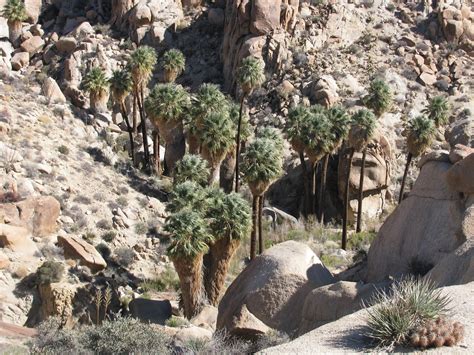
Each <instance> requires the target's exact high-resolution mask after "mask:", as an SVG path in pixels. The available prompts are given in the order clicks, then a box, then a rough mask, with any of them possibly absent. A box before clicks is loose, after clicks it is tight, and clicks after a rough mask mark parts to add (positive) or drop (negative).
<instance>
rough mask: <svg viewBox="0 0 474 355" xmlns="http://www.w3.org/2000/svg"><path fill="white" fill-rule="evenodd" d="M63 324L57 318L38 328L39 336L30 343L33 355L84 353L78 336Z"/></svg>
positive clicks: (45, 322) (52, 318) (47, 320)
mask: <svg viewBox="0 0 474 355" xmlns="http://www.w3.org/2000/svg"><path fill="white" fill-rule="evenodd" d="M62 326H63V324H62V323H61V321H60V320H59V318H57V317H49V318H48V319H46V320H45V321H44V322H42V323H41V324H40V325H39V326H38V328H37V331H38V335H37V336H36V337H34V338H33V340H32V341H31V342H30V343H28V346H29V348H30V352H31V353H32V354H51V355H56V354H58V355H62V354H67V353H71V354H78V353H84V349H83V348H82V343H81V341H80V339H79V336H78V334H77V333H76V332H75V331H73V330H69V329H65V328H62Z"/></svg>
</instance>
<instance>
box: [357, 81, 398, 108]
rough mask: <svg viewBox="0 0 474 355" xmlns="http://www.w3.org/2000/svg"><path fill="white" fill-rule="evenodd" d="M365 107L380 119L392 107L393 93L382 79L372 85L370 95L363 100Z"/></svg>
mask: <svg viewBox="0 0 474 355" xmlns="http://www.w3.org/2000/svg"><path fill="white" fill-rule="evenodd" d="M363 101H364V103H365V105H366V106H367V107H368V108H370V109H372V110H373V111H374V112H375V114H376V115H377V116H378V117H380V116H381V115H382V114H383V113H384V112H386V111H388V110H389V109H390V107H391V106H392V92H391V90H390V87H389V86H388V85H387V83H386V82H385V81H383V80H381V79H374V80H372V82H371V83H370V87H369V93H368V95H367V96H366V97H365V98H364V99H363Z"/></svg>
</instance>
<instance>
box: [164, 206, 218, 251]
mask: <svg viewBox="0 0 474 355" xmlns="http://www.w3.org/2000/svg"><path fill="white" fill-rule="evenodd" d="M207 225H208V222H207V221H206V220H205V219H204V218H203V217H202V216H201V215H200V214H198V213H196V212H193V211H192V210H190V209H185V210H182V211H179V212H177V213H174V214H172V215H171V216H170V217H168V218H167V219H166V223H165V226H164V230H165V232H167V233H169V234H170V238H171V243H170V246H169V247H168V255H169V256H170V257H171V258H175V257H178V258H193V257H195V256H197V255H200V254H204V253H206V252H207V251H208V249H209V247H208V243H210V242H212V237H211V235H210V234H209V230H208V228H207Z"/></svg>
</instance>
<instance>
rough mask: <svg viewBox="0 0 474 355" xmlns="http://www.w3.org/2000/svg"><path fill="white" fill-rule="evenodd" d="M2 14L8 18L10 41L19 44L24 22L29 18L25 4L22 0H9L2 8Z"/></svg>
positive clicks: (15, 44)
mask: <svg viewBox="0 0 474 355" xmlns="http://www.w3.org/2000/svg"><path fill="white" fill-rule="evenodd" d="M2 16H3V17H5V18H6V19H7V24H8V31H9V38H10V42H12V44H13V45H14V46H17V44H18V40H19V39H20V36H21V27H22V22H23V21H25V20H26V19H27V18H28V16H27V14H26V8H25V4H24V3H23V2H22V1H21V0H7V3H6V4H5V6H4V7H3V9H2Z"/></svg>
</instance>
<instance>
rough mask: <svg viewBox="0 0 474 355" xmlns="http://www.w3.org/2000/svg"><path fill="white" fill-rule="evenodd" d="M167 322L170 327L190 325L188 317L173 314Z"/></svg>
mask: <svg viewBox="0 0 474 355" xmlns="http://www.w3.org/2000/svg"><path fill="white" fill-rule="evenodd" d="M165 324H166V325H167V326H168V327H172V328H180V327H186V326H188V325H189V321H188V320H187V319H186V318H183V317H175V316H171V318H169V319H167V320H166V322H165Z"/></svg>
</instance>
